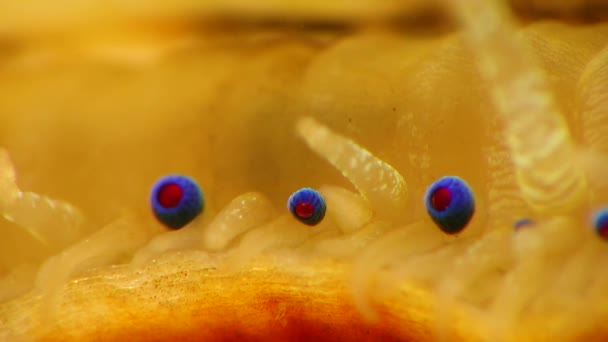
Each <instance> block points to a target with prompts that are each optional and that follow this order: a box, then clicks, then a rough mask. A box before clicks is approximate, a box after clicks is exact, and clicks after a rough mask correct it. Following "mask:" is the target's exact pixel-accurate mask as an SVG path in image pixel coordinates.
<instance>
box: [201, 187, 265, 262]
mask: <svg viewBox="0 0 608 342" xmlns="http://www.w3.org/2000/svg"><path fill="white" fill-rule="evenodd" d="M273 217H276V210H275V208H274V206H273V205H272V203H270V200H269V199H268V198H266V196H264V195H262V194H260V193H257V192H248V193H245V194H243V195H240V196H238V197H236V198H235V199H233V200H232V201H231V202H230V203H229V204H228V205H227V206H226V207H225V208H224V209H222V211H220V212H219V213H218V214H217V215H216V216H215V218H214V219H213V221H211V223H210V224H209V226H207V227H206V228H205V229H204V233H203V246H204V247H205V248H206V249H208V250H211V251H219V250H223V249H225V248H226V247H227V246H228V245H229V244H230V243H231V242H232V241H233V240H234V239H235V238H236V237H237V236H238V235H240V234H242V233H243V232H246V231H248V230H249V229H252V228H255V227H257V226H260V225H262V224H264V223H266V222H268V221H269V220H271V219H272V218H273Z"/></svg>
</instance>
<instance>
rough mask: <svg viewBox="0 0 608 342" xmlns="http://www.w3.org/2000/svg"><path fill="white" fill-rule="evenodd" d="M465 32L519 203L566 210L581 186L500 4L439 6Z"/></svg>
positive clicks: (534, 71) (569, 147)
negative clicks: (501, 131) (500, 128)
mask: <svg viewBox="0 0 608 342" xmlns="http://www.w3.org/2000/svg"><path fill="white" fill-rule="evenodd" d="M445 3H446V4H447V5H448V6H451V7H452V8H453V10H454V12H455V13H456V14H457V15H458V17H459V19H460V20H461V21H462V23H463V24H464V26H465V35H466V38H468V40H469V41H470V43H471V44H472V47H473V51H474V52H475V54H476V56H477V58H478V60H479V68H480V73H481V75H482V77H483V78H484V79H486V80H487V81H488V82H489V83H490V84H491V87H492V94H491V95H492V97H493V99H494V102H495V103H496V105H497V107H498V110H499V113H500V115H501V117H502V120H503V122H504V124H505V134H506V141H507V144H508V146H509V149H510V151H511V155H512V158H513V162H514V165H515V169H516V176H517V180H518V183H519V186H520V189H521V191H522V194H523V196H524V198H525V200H526V201H527V202H528V203H529V204H530V205H531V206H532V207H533V208H534V209H535V210H536V211H538V212H547V211H558V210H570V209H573V208H574V207H576V206H578V205H579V204H580V203H581V199H582V198H583V196H584V195H585V193H586V189H587V185H586V181H585V178H584V175H583V173H582V171H581V170H580V169H579V168H578V166H577V165H576V163H572V162H568V161H571V160H573V158H574V155H575V150H574V146H573V142H572V140H571V137H570V133H569V131H568V128H567V125H566V122H565V120H564V118H563V117H562V115H561V113H560V112H559V110H558V108H557V105H556V103H555V100H554V99H553V98H552V96H551V93H550V91H549V89H548V86H547V85H546V80H545V78H546V77H545V75H544V74H543V72H542V70H541V68H540V67H539V66H537V65H536V64H535V63H534V62H533V61H532V59H531V55H530V54H529V53H528V50H529V49H528V47H527V46H526V44H525V43H524V42H523V41H521V37H520V36H519V35H516V34H513V33H514V32H515V26H514V25H513V19H512V18H511V17H510V15H509V13H508V10H507V7H506V4H505V3H504V2H503V1H488V0H469V1H467V0H445Z"/></svg>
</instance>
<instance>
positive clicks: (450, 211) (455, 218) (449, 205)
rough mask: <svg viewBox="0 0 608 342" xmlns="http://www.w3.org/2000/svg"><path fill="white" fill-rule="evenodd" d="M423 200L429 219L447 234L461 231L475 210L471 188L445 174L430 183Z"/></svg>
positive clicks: (462, 181) (456, 178)
mask: <svg viewBox="0 0 608 342" xmlns="http://www.w3.org/2000/svg"><path fill="white" fill-rule="evenodd" d="M424 202H425V206H426V210H427V212H428V213H429V215H430V216H431V219H433V221H434V222H435V223H436V224H437V225H438V226H439V228H440V229H441V230H442V231H443V232H445V233H447V234H456V233H458V232H460V231H462V230H463V229H464V228H465V227H466V225H467V224H468V223H469V221H470V220H471V218H472V217H473V213H474V212H475V199H474V197H473V192H472V191H471V188H470V187H469V185H468V184H467V183H466V182H465V181H464V180H462V179H460V178H459V177H455V176H446V177H443V178H441V179H439V180H438V181H436V182H435V183H433V184H431V186H430V187H429V188H428V189H427V191H426V194H425V196H424Z"/></svg>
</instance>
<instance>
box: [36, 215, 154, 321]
mask: <svg viewBox="0 0 608 342" xmlns="http://www.w3.org/2000/svg"><path fill="white" fill-rule="evenodd" d="M136 222H137V221H136V220H135V219H132V218H124V219H121V220H118V221H116V222H113V223H111V224H109V225H107V226H106V227H104V228H102V229H101V230H99V231H98V232H96V233H94V234H92V235H91V236H89V237H88V238H86V239H84V240H82V241H80V242H78V243H76V244H74V245H72V246H70V247H69V248H67V249H66V250H64V251H63V252H61V253H60V254H58V255H55V256H53V257H51V258H49V259H48V260H47V261H46V262H45V263H44V264H43V265H42V266H41V267H40V270H39V272H38V275H37V276H36V282H35V286H36V288H37V289H39V290H40V291H42V293H43V294H45V295H46V298H47V301H46V305H45V306H44V308H43V310H44V312H42V314H43V315H44V316H45V317H46V318H49V319H51V320H52V318H53V316H52V315H53V314H54V311H55V308H56V307H57V301H58V300H59V295H60V293H59V292H60V291H59V289H60V288H62V286H63V285H64V284H65V283H66V282H67V281H68V280H69V279H70V278H72V277H74V276H75V275H77V274H78V273H80V272H83V271H87V270H90V269H92V268H95V267H101V266H106V265H110V264H112V263H116V262H119V261H121V260H125V261H126V258H127V256H128V255H129V254H131V253H133V252H134V251H135V250H137V249H138V248H140V247H141V246H142V245H143V244H145V243H146V242H147V241H148V240H149V239H150V238H151V237H152V236H154V235H155V234H157V233H158V231H157V230H155V229H154V228H152V227H147V226H144V225H140V224H136Z"/></svg>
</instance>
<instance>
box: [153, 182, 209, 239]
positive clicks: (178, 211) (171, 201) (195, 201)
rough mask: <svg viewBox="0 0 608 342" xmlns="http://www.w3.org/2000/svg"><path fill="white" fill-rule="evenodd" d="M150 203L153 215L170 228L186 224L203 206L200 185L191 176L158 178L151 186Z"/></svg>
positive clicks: (177, 227)
mask: <svg viewBox="0 0 608 342" xmlns="http://www.w3.org/2000/svg"><path fill="white" fill-rule="evenodd" d="M150 203H151V205H152V211H153V212H154V216H156V218H157V219H158V220H159V221H160V222H161V223H162V224H164V225H165V226H167V227H169V228H171V229H179V228H182V227H183V226H185V225H187V224H188V223H190V222H191V221H192V220H193V219H194V218H195V217H196V216H198V215H199V214H200V213H201V212H202V211H203V208H204V200H203V193H202V192H201V189H200V187H199V186H198V184H197V183H196V182H195V181H194V180H193V179H192V178H189V177H186V176H182V175H169V176H165V177H163V178H161V179H159V180H158V181H157V182H156V183H155V184H154V186H153V187H152V193H151V194H150Z"/></svg>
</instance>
